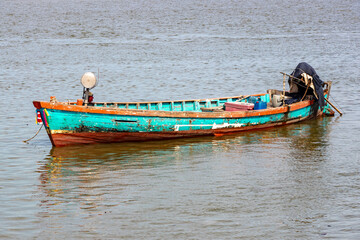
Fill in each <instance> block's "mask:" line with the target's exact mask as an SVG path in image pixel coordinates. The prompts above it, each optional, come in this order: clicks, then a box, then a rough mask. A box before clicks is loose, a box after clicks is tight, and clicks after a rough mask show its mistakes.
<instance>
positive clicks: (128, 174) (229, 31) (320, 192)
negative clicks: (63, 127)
mask: <svg viewBox="0 0 360 240" xmlns="http://www.w3.org/2000/svg"><path fill="white" fill-rule="evenodd" d="M359 12H360V3H359V1H357V0H348V1H335V0H334V1H303V2H302V3H301V4H300V2H299V1H290V0H287V1H276V0H270V1H225V0H217V1H191V0H184V1H174V2H170V1H162V0H159V1H155V0H150V1H137V0H136V1H131V2H128V1H112V0H108V1H106V0H103V1H100V0H92V1H90V0H82V1H81V0H79V1H70V0H60V1H55V0H37V1H27V0H2V1H0V15H1V18H0V23H1V24H0V55H1V57H0V66H1V67H0V89H1V90H0V91H1V94H0V100H1V102H2V104H1V111H0V119H1V125H0V144H1V145H0V156H1V161H0V238H4V239H49V238H50V239H64V238H65V239H78V238H80V239H81V238H90V239H93V238H94V239H109V238H110V239H118V238H120V239H121V238H124V239H129V238H131V239H322V238H324V239H325V238H330V239H359V238H360V227H359V226H360V201H359V199H360V187H359V186H360V154H359V153H360V145H359V140H358V136H359V135H360V124H359V118H360V114H359V112H360V107H359V102H360V97H359V95H360V91H359V85H360V77H359V76H360V70H359V63H360V55H359V50H360V15H359ZM301 61H306V62H308V63H310V64H311V65H312V66H313V67H314V68H315V69H316V70H317V72H318V74H319V75H320V77H321V78H322V79H323V80H324V81H329V80H332V81H333V88H332V93H331V94H332V97H333V98H332V99H331V100H332V101H333V102H334V103H336V104H337V106H340V107H341V110H342V111H344V112H345V114H344V116H343V117H338V116H336V117H333V118H322V119H318V120H313V121H308V122H305V123H302V124H296V125H291V126H287V127H281V128H275V129H269V130H265V131H260V132H249V133H244V134H240V135H234V136H228V137H220V138H197V139H187V140H177V141H160V142H148V143H129V144H108V145H93V146H74V147H65V148H52V146H51V144H50V141H49V140H48V137H47V135H46V133H45V131H42V132H41V133H40V134H39V135H38V136H37V137H36V138H35V139H34V140H32V141H31V142H30V143H29V144H25V143H23V142H22V141H23V140H25V139H27V138H30V137H31V136H33V135H34V134H35V132H36V131H37V130H38V126H36V125H35V111H34V108H33V106H32V100H35V99H36V100H49V98H50V96H56V97H57V98H58V99H59V100H64V101H66V100H68V99H70V100H75V99H77V98H80V97H81V94H82V87H81V85H80V78H81V75H82V74H83V73H84V72H86V71H93V72H97V71H98V69H100V82H99V85H98V86H97V87H96V88H95V89H94V90H93V93H94V95H95V100H97V101H137V100H165V99H187V98H207V97H209V98H210V97H220V96H234V95H239V94H251V93H258V92H264V91H266V90H267V89H271V88H278V89H281V88H282V76H281V74H280V73H279V72H280V71H284V72H287V73H290V72H291V71H292V69H293V68H294V67H295V66H296V65H297V64H298V63H299V62H301Z"/></svg>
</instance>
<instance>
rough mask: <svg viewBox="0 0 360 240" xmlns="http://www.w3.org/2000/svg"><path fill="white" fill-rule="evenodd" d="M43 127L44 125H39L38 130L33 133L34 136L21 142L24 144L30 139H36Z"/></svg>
mask: <svg viewBox="0 0 360 240" xmlns="http://www.w3.org/2000/svg"><path fill="white" fill-rule="evenodd" d="M43 126H44V124H41V126H40V128H39V130H38V131H37V132H36V133H35V135H34V136H33V137H31V138H29V139H28V140H25V141H23V142H24V143H26V142H28V141H30V140H31V139H33V138H34V137H36V135H38V134H39V132H40V130H41V128H42V127H43Z"/></svg>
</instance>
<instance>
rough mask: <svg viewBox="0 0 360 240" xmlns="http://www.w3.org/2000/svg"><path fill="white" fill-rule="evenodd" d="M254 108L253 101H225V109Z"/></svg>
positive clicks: (244, 109) (242, 109)
mask: <svg viewBox="0 0 360 240" xmlns="http://www.w3.org/2000/svg"><path fill="white" fill-rule="evenodd" d="M253 109H254V104H253V103H244V102H233V103H225V111H246V110H253Z"/></svg>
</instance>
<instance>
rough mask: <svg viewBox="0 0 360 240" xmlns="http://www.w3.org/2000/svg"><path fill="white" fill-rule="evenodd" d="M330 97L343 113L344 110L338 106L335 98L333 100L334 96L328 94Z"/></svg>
mask: <svg viewBox="0 0 360 240" xmlns="http://www.w3.org/2000/svg"><path fill="white" fill-rule="evenodd" d="M330 97H331V99H332V100H333V101H334V102H335V103H336V105H338V107H339V108H340V109H341V111H342V112H343V113H345V111H344V110H343V109H342V108H341V107H340V105H339V104H338V103H337V102H336V100H335V98H334V97H333V96H332V95H330Z"/></svg>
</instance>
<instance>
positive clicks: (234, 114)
mask: <svg viewBox="0 0 360 240" xmlns="http://www.w3.org/2000/svg"><path fill="white" fill-rule="evenodd" d="M260 95H261V94H260ZM252 96H255V95H252ZM233 98H236V97H233ZM214 99H228V98H214ZM205 100H206V99H205ZM207 100H212V99H207ZM184 101H187V100H184ZM188 101H196V100H188ZM165 102H169V101H165ZM174 102H175V101H174ZM136 103H137V102H136ZM139 103H140V102H139ZM144 103H150V102H144ZM313 103H314V100H305V101H301V102H297V103H293V104H290V105H285V106H281V107H275V108H266V109H261V110H247V111H221V112H195V111H164V110H144V109H126V108H111V107H98V106H83V105H81V106H80V105H72V104H69V103H68V102H56V103H51V102H44V101H33V104H34V106H35V108H37V109H41V108H44V109H53V110H60V111H70V112H79V113H93V114H109V115H128V116H146V117H170V118H174V117H175V118H243V117H258V116H266V115H273V114H285V113H288V112H291V111H295V110H298V109H302V108H305V107H308V106H311V105H313Z"/></svg>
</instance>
